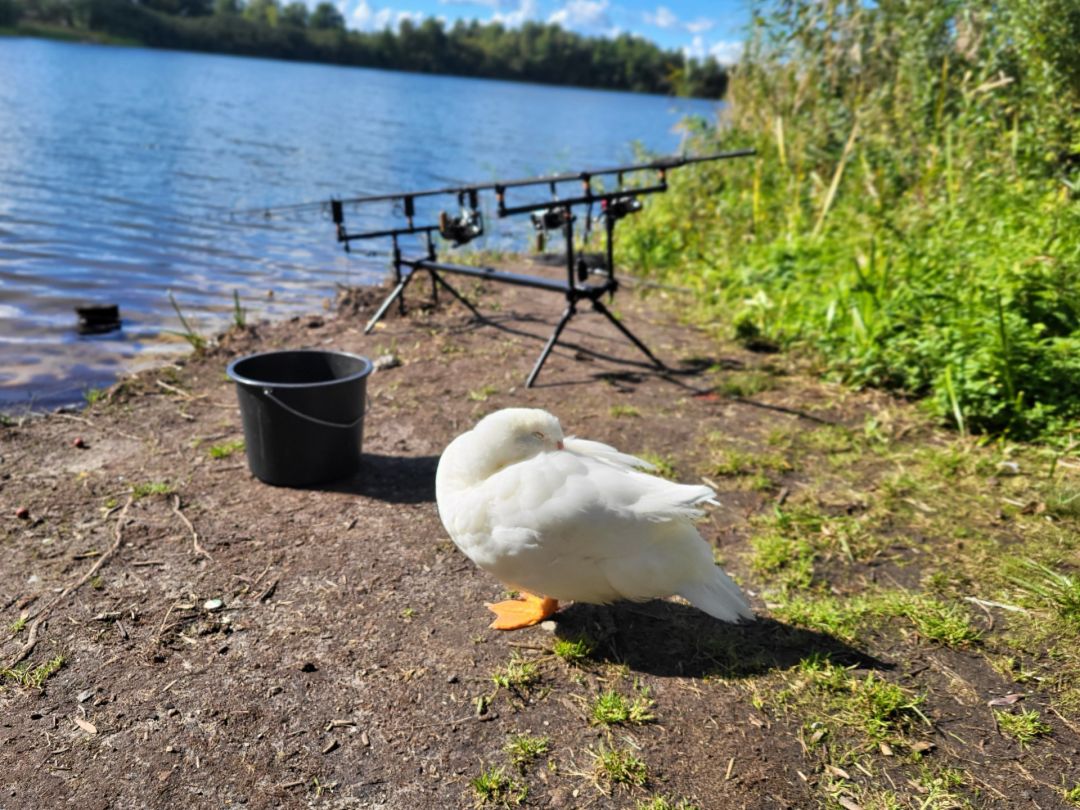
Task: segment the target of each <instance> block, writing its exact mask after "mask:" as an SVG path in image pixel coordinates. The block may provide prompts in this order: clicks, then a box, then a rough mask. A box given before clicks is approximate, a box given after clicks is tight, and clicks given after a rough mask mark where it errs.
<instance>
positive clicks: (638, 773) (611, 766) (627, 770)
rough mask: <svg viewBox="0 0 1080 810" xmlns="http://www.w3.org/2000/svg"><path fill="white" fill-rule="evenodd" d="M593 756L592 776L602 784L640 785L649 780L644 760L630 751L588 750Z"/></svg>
mask: <svg viewBox="0 0 1080 810" xmlns="http://www.w3.org/2000/svg"><path fill="white" fill-rule="evenodd" d="M589 753H590V754H592V757H593V776H594V777H595V778H596V780H597V782H598V783H600V784H602V785H608V786H611V785H634V786H638V787H641V786H642V785H644V784H645V783H646V782H648V780H649V773H648V768H647V767H646V766H645V762H644V761H643V760H642V759H640V758H639V757H638V756H637V755H635V754H634V753H633V752H631V751H627V750H625V749H622V748H601V749H600V750H598V751H592V750H590V751H589Z"/></svg>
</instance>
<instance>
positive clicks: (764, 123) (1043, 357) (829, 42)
mask: <svg viewBox="0 0 1080 810" xmlns="http://www.w3.org/2000/svg"><path fill="white" fill-rule="evenodd" d="M1072 8H1073V4H1071V3H1070V0H1043V1H1042V2H1037V3H1028V2H1024V3H1022V4H1021V5H1020V6H1016V7H1010V8H1009V9H1008V10H1006V11H1000V10H998V9H997V8H996V7H995V12H994V13H993V14H989V13H988V12H987V11H986V9H987V6H986V5H985V4H984V3H982V2H980V1H979V0H959V2H958V3H955V4H952V5H950V6H948V7H947V8H946V7H945V6H935V7H934V9H933V13H927V11H926V9H925V8H923V7H922V6H914V5H910V4H907V5H905V4H900V5H893V4H880V3H878V4H869V5H868V4H863V3H855V4H848V5H841V6H829V7H828V10H827V11H826V10H823V8H822V6H821V5H820V3H817V2H815V0H792V2H785V3H781V4H766V5H765V6H763V7H762V9H761V13H759V14H757V15H755V17H754V22H753V24H752V26H751V30H750V33H749V35H748V38H747V45H746V48H745V49H744V52H743V58H742V60H741V62H740V63H739V65H738V66H737V68H736V70H734V71H733V73H732V75H731V83H730V86H729V95H728V102H729V107H728V110H727V114H726V115H725V118H724V124H723V126H711V125H709V124H707V123H705V122H704V121H698V122H696V123H693V124H691V125H689V126H688V129H689V130H690V133H691V140H692V142H693V145H694V147H695V148H696V149H698V150H700V151H701V152H702V153H708V152H712V151H716V150H718V149H722V148H731V147H733V146H752V147H754V148H755V149H756V150H757V155H756V156H755V157H754V158H752V159H743V160H739V161H726V162H725V163H724V164H723V165H722V166H721V165H719V164H715V163H702V164H699V165H696V166H693V167H686V168H685V169H682V170H680V171H679V172H677V173H673V174H672V177H671V180H670V184H671V187H672V189H673V191H675V192H676V193H673V194H669V195H664V196H663V197H662V198H658V199H656V200H654V201H652V202H651V203H650V205H649V206H647V207H646V209H645V210H643V211H642V212H641V213H640V214H638V215H637V216H635V217H634V218H633V220H632V221H628V222H627V224H626V226H625V227H626V229H627V230H626V231H625V232H624V236H623V239H622V241H621V243H620V245H619V254H620V255H619V258H620V259H621V260H622V261H624V262H626V263H627V264H628V265H631V266H634V267H637V268H639V269H640V270H641V271H642V272H644V273H645V274H647V275H649V276H652V277H654V278H657V279H658V280H660V281H662V282H666V283H672V284H686V283H687V282H688V280H690V279H693V280H694V283H695V284H697V285H700V287H701V288H703V289H708V290H709V291H710V294H709V295H708V296H702V297H701V299H700V303H699V305H698V310H697V316H698V318H699V319H700V320H701V321H702V322H705V323H710V324H713V323H717V322H719V323H722V324H724V326H725V328H726V329H727V330H729V333H730V334H731V335H732V336H733V337H735V338H736V339H738V340H741V341H742V342H743V343H745V344H746V345H748V346H751V347H753V348H759V349H768V348H777V347H779V348H784V349H789V350H791V351H794V352H799V353H801V354H803V355H804V356H805V357H807V358H808V359H810V360H811V361H812V362H813V363H814V365H815V367H816V368H818V369H820V370H821V372H822V374H823V375H827V376H829V377H832V378H834V379H840V380H843V381H846V382H848V383H850V384H854V385H856V386H877V387H882V388H888V389H892V390H895V391H898V392H900V393H902V394H903V395H906V396H915V397H920V398H923V399H924V400H925V402H926V405H927V407H928V409H929V410H931V411H932V412H933V413H934V414H935V416H936V417H937V418H939V419H940V420H941V421H942V422H945V423H949V424H952V425H954V426H956V427H957V428H959V429H960V430H961V431H962V432H969V433H982V432H995V433H1008V434H1009V435H1014V436H1029V437H1031V436H1041V437H1044V438H1046V439H1047V440H1050V441H1061V440H1062V438H1063V437H1066V436H1067V435H1068V432H1069V429H1070V426H1073V427H1075V425H1076V424H1077V421H1078V419H1080V399H1078V398H1077V397H1075V396H1073V394H1072V393H1071V392H1072V390H1073V388H1074V386H1073V385H1072V384H1071V381H1072V380H1075V379H1076V378H1077V375H1078V373H1080V317H1078V315H1080V294H1078V292H1077V291H1078V290H1080V284H1078V281H1080V265H1077V263H1076V261H1075V257H1076V255H1077V251H1078V250H1080V209H1078V208H1077V206H1076V204H1075V200H1076V198H1077V195H1078V193H1080V185H1078V184H1077V183H1076V181H1075V179H1074V177H1073V175H1074V174H1075V170H1071V169H1067V168H1066V165H1067V164H1066V159H1065V158H1063V157H1062V156H1063V155H1074V154H1075V153H1076V148H1077V147H1076V144H1077V143H1080V123H1078V119H1077V117H1076V115H1075V110H1076V109H1077V106H1078V105H1080V82H1078V81H1077V79H1076V76H1077V75H1080V59H1078V57H1077V56H1076V49H1075V47H1072V45H1071V44H1070V43H1074V42H1075V41H1077V40H1078V39H1080V17H1078V16H1077V15H1075V14H1071V13H1070V12H1071V10H1072ZM999 11H1000V13H999ZM975 20H978V23H975V22H973V21H975ZM958 21H970V22H958ZM973 30H977V32H978V33H977V35H976V34H973V33H972V32H973ZM883 43H888V46H887V47H884V46H883ZM868 49H873V52H874V54H875V58H874V60H873V61H874V64H873V65H869V64H868V63H867V60H866V58H865V55H866V53H868ZM912 54H918V55H919V56H918V58H912V56H911V55H912ZM1003 76H1004V77H1007V79H1006V80H1005V81H1001V77H1003ZM1066 176H1068V177H1069V179H1068V180H1067V185H1063V182H1062V181H1063V180H1064V179H1065V177H1066ZM1059 178H1061V179H1059ZM705 200H708V206H709V210H710V214H711V215H710V216H708V217H701V216H699V215H696V214H697V212H699V211H700V210H701V206H702V205H703V204H705ZM736 388H737V389H738V390H740V392H741V386H736Z"/></svg>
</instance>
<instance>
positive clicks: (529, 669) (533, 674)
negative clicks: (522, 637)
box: [491, 653, 540, 692]
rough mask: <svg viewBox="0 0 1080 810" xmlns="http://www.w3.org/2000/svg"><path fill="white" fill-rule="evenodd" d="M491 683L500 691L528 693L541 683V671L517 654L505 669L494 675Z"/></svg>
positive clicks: (497, 671)
mask: <svg viewBox="0 0 1080 810" xmlns="http://www.w3.org/2000/svg"><path fill="white" fill-rule="evenodd" d="M491 681H492V683H494V684H495V686H497V687H498V688H499V689H507V690H509V691H513V692H521V691H526V690H528V689H529V688H530V687H532V686H534V685H535V684H537V683H539V681H540V669H539V667H537V666H536V664H535V663H533V662H532V661H526V660H525V659H523V658H521V657H520V656H518V655H517V653H515V654H514V655H513V657H512V658H511V659H510V661H509V662H508V663H507V664H506V666H505V667H503V668H502V669H499V670H496V671H495V672H494V673H492V675H491Z"/></svg>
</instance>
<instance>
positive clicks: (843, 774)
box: [825, 765, 851, 779]
mask: <svg viewBox="0 0 1080 810" xmlns="http://www.w3.org/2000/svg"><path fill="white" fill-rule="evenodd" d="M825 772H826V773H830V774H832V775H833V776H839V777H840V778H841V779H851V774H849V773H848V772H847V771H845V770H844V769H843V768H837V767H836V766H835V765H826V766H825Z"/></svg>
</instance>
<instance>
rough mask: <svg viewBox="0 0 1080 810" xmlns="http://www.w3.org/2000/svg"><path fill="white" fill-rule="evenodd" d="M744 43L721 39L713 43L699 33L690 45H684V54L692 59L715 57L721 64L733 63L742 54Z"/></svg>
mask: <svg viewBox="0 0 1080 810" xmlns="http://www.w3.org/2000/svg"><path fill="white" fill-rule="evenodd" d="M742 50H743V43H742V42H741V41H739V40H730V39H721V40H717V41H716V42H713V43H712V44H709V43H706V42H705V38H704V37H703V36H701V35H700V34H698V35H697V36H695V37H694V38H693V40H691V42H690V44H689V45H685V46H683V55H684V56H686V57H688V58H690V59H705V58H707V57H709V56H711V57H713V58H714V59H715V60H716V61H717V62H719V63H720V64H721V65H733V64H735V63H736V62H738V61H739V58H740V57H741V56H742Z"/></svg>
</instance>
